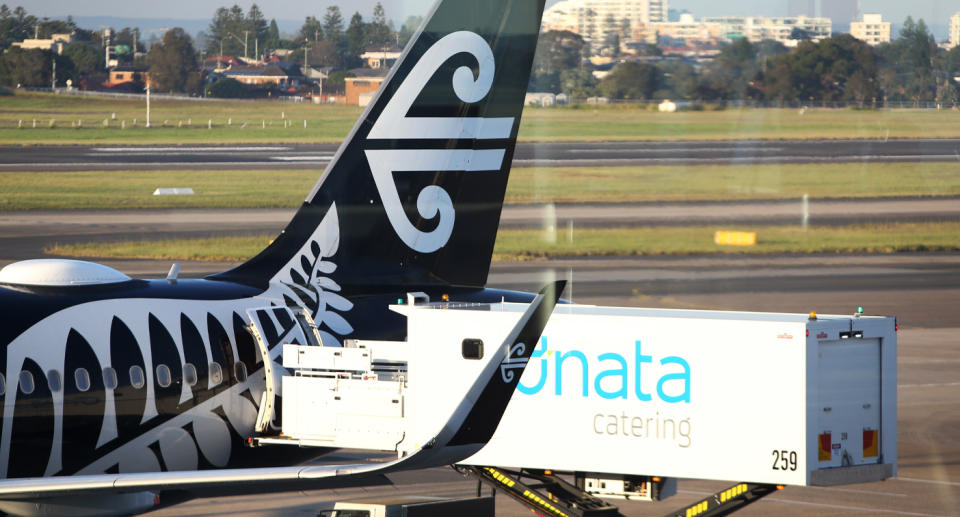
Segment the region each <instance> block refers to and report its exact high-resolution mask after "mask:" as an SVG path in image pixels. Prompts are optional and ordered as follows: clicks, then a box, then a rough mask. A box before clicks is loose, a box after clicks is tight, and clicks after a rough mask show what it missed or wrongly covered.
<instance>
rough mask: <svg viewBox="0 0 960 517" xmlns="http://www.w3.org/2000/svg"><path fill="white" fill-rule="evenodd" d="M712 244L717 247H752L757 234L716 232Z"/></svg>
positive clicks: (755, 241)
mask: <svg viewBox="0 0 960 517" xmlns="http://www.w3.org/2000/svg"><path fill="white" fill-rule="evenodd" d="M713 242H714V243H715V244H717V245H719V246H754V245H756V244H757V232H716V233H714V234H713Z"/></svg>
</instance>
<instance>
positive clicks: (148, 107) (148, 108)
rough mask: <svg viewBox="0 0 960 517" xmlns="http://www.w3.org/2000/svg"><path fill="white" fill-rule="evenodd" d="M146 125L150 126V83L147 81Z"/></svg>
mask: <svg viewBox="0 0 960 517" xmlns="http://www.w3.org/2000/svg"><path fill="white" fill-rule="evenodd" d="M147 127H150V83H147Z"/></svg>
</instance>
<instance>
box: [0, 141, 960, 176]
mask: <svg viewBox="0 0 960 517" xmlns="http://www.w3.org/2000/svg"><path fill="white" fill-rule="evenodd" d="M337 148H338V145H336V144H311V145H305V144H304V145H299V144H298V145H223V146H189V145H184V146H95V145H80V146H0V171H3V170H17V171H24V170H27V171H59V170H120V169H138V170H143V169H198V168H202V169H277V168H288V169H289V168H292V169H300V168H303V167H307V166H309V167H323V166H326V164H327V163H329V162H330V160H331V159H332V158H333V156H334V154H335V152H336V150H337ZM958 158H960V139H928V140H924V139H916V140H906V139H903V140H900V139H894V140H736V141H689V142H545V143H541V142H536V143H533V142H521V143H519V144H517V148H516V153H515V155H514V158H513V166H514V167H534V166H536V167H561V166H562V167H578V166H583V167H598V166H626V165H702V164H721V165H722V164H737V165H748V164H764V163H838V162H934V161H952V160H956V159H958Z"/></svg>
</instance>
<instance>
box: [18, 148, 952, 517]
mask: <svg viewBox="0 0 960 517" xmlns="http://www.w3.org/2000/svg"><path fill="white" fill-rule="evenodd" d="M891 142H892V144H889V143H888V144H883V145H881V143H867V142H861V141H858V142H856V143H846V144H845V143H844V142H836V145H837V147H836V148H832V147H829V146H828V147H816V148H814V147H811V148H810V149H809V150H808V151H803V149H802V146H801V147H789V146H788V147H786V148H784V147H783V146H780V147H778V144H780V143H779V142H762V143H759V144H757V143H755V144H756V146H757V148H759V147H761V146H762V147H764V148H765V149H766V151H763V152H764V153H766V154H765V155H764V156H768V157H769V156H772V158H765V159H771V160H785V159H787V157H789V156H798V153H801V151H803V152H808V153H809V154H810V156H808V158H806V159H808V160H809V161H815V159H817V156H824V157H826V156H831V155H832V153H834V154H836V153H846V152H849V151H851V149H852V150H853V151H854V152H852V153H851V154H849V155H848V156H859V158H856V161H861V160H872V159H874V158H873V157H872V156H875V155H876V156H879V154H876V153H880V154H882V155H883V156H885V158H884V161H896V160H898V159H924V158H925V157H931V156H932V157H936V158H937V159H939V160H943V159H949V158H946V157H951V156H952V157H953V158H954V159H955V158H956V156H957V153H958V151H957V150H958V149H960V141H958V140H944V141H909V143H903V144H902V145H903V147H902V148H901V147H897V146H896V145H893V144H897V145H900V144H898V141H891ZM714 144H715V143H710V144H709V145H708V144H707V143H691V144H686V143H684V144H677V148H678V149H681V151H678V155H679V154H685V155H690V153H693V152H694V151H695V150H694V149H693V148H692V147H694V146H697V145H699V146H700V147H701V148H705V149H707V150H706V151H704V153H705V154H707V155H708V156H704V157H702V159H704V160H714V162H716V163H724V160H726V163H739V162H732V161H731V160H734V159H745V160H746V159H754V160H756V159H757V158H758V157H760V155H761V154H760V153H761V151H760V150H758V149H757V148H751V147H750V146H749V145H748V144H750V143H748V142H736V143H726V144H724V143H719V144H717V146H718V147H722V146H724V145H726V147H725V149H724V150H723V151H722V152H721V151H710V150H709V149H710V147H709V146H710V145H714ZM564 145H567V144H564ZM592 145H593V144H583V145H581V144H577V146H576V148H577V149H579V150H580V151H581V152H582V151H589V150H590V149H599V150H601V151H598V152H596V153H595V154H598V155H601V156H602V155H604V153H607V154H606V155H607V156H611V155H615V154H616V153H615V152H607V151H611V150H612V151H615V149H616V146H617V145H620V144H596V146H597V147H591V146H592ZM630 145H634V146H637V147H638V148H639V150H638V151H636V152H637V153H641V154H634V155H630V156H627V157H624V156H620V157H618V158H613V159H620V158H624V159H630V160H671V159H674V158H673V157H671V155H670V154H669V152H667V151H663V152H658V151H657V150H656V149H657V148H662V149H671V148H672V147H671V146H673V144H672V143H671V144H663V143H657V144H649V145H648V144H630ZM784 145H786V144H784ZM823 145H826V144H823ZM844 145H847V146H848V148H846V149H845V148H844ZM567 146H568V147H572V146H569V145H567ZM604 146H607V147H604ZM951 146H953V147H951ZM521 147H523V146H521ZM560 147H563V146H558V147H557V148H556V149H554V150H553V151H550V152H555V153H560V152H561V150H562V149H560ZM684 148H685V149H684ZM773 148H778V150H771V149H773ZM56 149H62V148H56ZM77 149H84V148H77ZM538 149H546V148H544V147H542V146H538ZM603 149H606V151H602V150H603ZM738 149H739V150H738ZM911 149H915V151H911ZM951 149H952V150H951ZM701 150H703V149H701ZM920 150H922V154H923V155H924V156H919V157H917V156H916V154H917V153H920V152H921V151H920ZM154 151H155V149H153V150H150V151H148V154H147V155H145V156H146V157H145V158H144V162H146V161H153V160H154V159H155V155H150V154H149V153H152V152H154ZM217 152H219V151H217ZM313 152H318V151H316V150H315V149H314V148H313V147H311V148H308V149H305V150H303V153H305V154H304V155H303V156H308V154H307V153H313ZM537 152H538V153H539V152H540V151H537ZM630 152H634V151H630ZM670 152H672V151H670ZM642 153H646V154H642ZM710 153H713V155H710ZM738 153H739V154H738ZM751 153H752V154H751ZM777 153H779V154H777ZM857 153H859V155H858V154H857ZM911 153H912V154H911ZM170 154H171V156H172V158H171V159H173V160H177V159H179V158H178V157H177V155H175V153H172V152H170ZM623 154H624V155H627V154H629V153H628V152H626V151H625V152H624V153H623ZM7 156H8V155H7V153H6V151H5V150H0V161H6V160H8V158H7ZM33 156H34V159H33V161H37V160H36V155H35V154H34V155H33ZM64 156H66V155H64ZM579 156H580V157H581V158H577V159H579V160H584V158H582V157H583V156H591V155H590V154H589V153H587V154H583V153H581V154H580V155H579ZM695 156H699V155H695ZM751 156H752V158H751ZM911 156H913V158H911ZM520 158H521V152H520V150H519V149H518V159H520ZM70 159H76V157H74V158H70ZM80 159H83V160H91V163H90V164H89V167H90V168H95V169H101V168H105V167H108V166H110V164H109V163H108V162H105V161H102V160H101V161H97V159H94V157H83V156H81V157H80ZM522 159H525V160H533V162H531V163H539V162H537V160H540V161H541V162H543V160H552V159H554V158H550V155H546V156H544V155H541V154H536V155H526V156H525V157H523V158H522ZM676 159H682V158H676ZM697 159H701V158H697ZM837 159H844V160H846V159H849V158H833V159H831V161H836V160H837ZM714 162H711V163H714ZM64 163H69V160H67V161H66V162H64ZM113 163H114V164H116V163H123V162H122V159H120V161H117V162H113ZM186 163H187V165H185V166H189V167H191V168H194V167H196V163H197V162H192V161H191V162H186ZM245 163H249V162H245ZM304 163H310V162H308V161H306V160H305V161H304V162H301V163H299V164H298V166H300V167H302V166H303V164H304ZM317 163H320V162H317ZM571 163H576V162H571ZM571 163H564V164H565V165H569V164H571ZM641 163H656V162H651V161H644V162H641ZM750 163H759V162H757V161H754V162H750ZM515 164H517V162H516V161H515ZM598 164H602V162H598V161H593V160H590V163H589V165H598ZM618 164H621V165H624V164H629V163H628V162H621V163H618ZM61 166H63V163H60V164H59V165H57V167H61ZM252 166H253V167H257V168H261V167H263V166H264V165H263V164H258V163H254V164H252ZM157 167H162V168H166V167H168V165H167V164H163V163H161V164H159V165H157ZM17 168H19V169H21V170H22V169H23V168H24V166H23V165H22V164H21V165H18V166H17ZM117 168H119V167H117ZM137 168H144V166H143V165H142V164H141V165H138V166H137ZM2 169H3V165H0V170H2ZM958 205H960V203H958V202H957V200H956V199H953V198H950V199H932V200H931V199H874V200H858V201H852V200H835V201H824V202H820V201H815V202H811V205H810V206H811V223H813V224H817V223H816V222H815V221H817V220H820V221H827V222H825V223H823V224H828V223H829V221H838V222H840V221H860V220H864V219H868V218H871V217H877V218H886V219H885V220H957V217H958V215H960V206H958ZM545 210H548V209H546V208H544V207H542V206H516V207H507V208H506V209H505V211H504V217H503V223H504V225H505V226H511V225H513V226H535V225H540V224H543V220H544V219H543V215H544V211H545ZM799 210H800V203H799V201H784V202H761V203H736V204H729V203H728V204H723V206H719V205H714V206H711V205H710V204H706V203H676V204H650V205H645V204H636V205H619V206H602V205H596V206H587V207H584V206H579V207H572V206H571V207H567V206H557V207H554V209H553V211H554V213H555V215H556V219H557V222H558V225H562V224H564V223H565V222H566V221H573V222H574V223H575V224H576V225H578V226H581V225H584V226H585V225H604V224H607V225H610V224H619V223H620V222H621V221H623V220H629V221H633V223H632V224H638V223H636V221H642V223H640V224H673V223H674V222H675V221H683V222H684V224H689V223H690V222H701V223H702V224H713V223H715V222H718V221H722V218H724V217H727V218H733V219H731V220H749V221H757V220H763V221H772V222H776V221H779V220H782V221H783V222H782V223H781V224H793V223H792V222H791V221H799V216H800V212H799ZM291 213H292V210H263V211H258V210H242V211H228V210H224V211H219V210H213V211H206V212H204V211H132V212H105V213H82V214H81V213H61V214H56V213H44V212H38V213H25V212H24V213H10V212H7V213H2V214H0V266H3V265H5V264H7V263H9V262H11V261H14V260H21V259H24V258H36V257H38V256H40V253H42V248H43V247H44V246H46V245H48V244H49V243H52V242H83V241H89V240H100V239H106V238H114V239H117V238H119V239H123V238H129V237H131V236H136V237H138V238H139V237H142V236H143V235H145V234H152V235H160V236H168V237H184V236H187V237H189V236H202V235H210V234H224V233H228V234H230V233H274V232H277V231H279V229H280V228H282V227H283V226H284V225H285V224H286V223H287V221H288V220H289V216H290V214H291ZM717 214H719V215H717ZM718 218H720V219H718ZM818 218H819V219H818ZM100 262H103V263H105V264H107V265H110V266H112V267H115V268H117V269H119V270H121V271H124V272H126V273H128V274H131V275H132V276H138V277H153V278H160V277H163V276H165V275H166V272H167V270H168V269H169V267H170V261H152V260H102V261H100ZM232 265H234V264H230V263H211V262H185V263H183V273H182V274H183V275H185V276H193V277H195V276H202V275H204V274H205V273H213V272H218V271H223V270H225V269H228V268H229V267H231V266H232ZM552 277H560V278H572V280H573V282H572V284H571V285H570V286H569V287H568V291H567V292H566V295H567V297H569V298H572V299H573V300H574V301H576V302H578V303H593V304H604V305H620V306H644V307H667V308H691V309H721V310H744V311H774V312H799V313H807V312H809V311H811V310H815V311H817V312H819V313H822V314H826V313H840V314H852V313H853V312H854V311H855V310H856V308H857V307H858V306H863V307H864V309H865V311H866V313H868V314H884V315H895V316H897V317H898V318H899V322H900V324H901V331H900V334H899V338H900V343H899V364H898V366H899V394H898V396H899V404H898V411H899V455H900V461H899V468H900V472H899V477H898V478H897V479H892V480H888V481H886V482H882V483H871V484H863V485H850V486H841V487H831V488H801V487H787V488H786V489H785V490H784V491H782V492H779V493H777V494H775V495H773V496H770V497H768V498H766V499H764V500H763V501H761V502H759V503H757V504H756V505H754V506H753V507H750V508H748V509H746V510H744V511H743V512H741V513H740V514H739V515H745V516H751V515H771V514H775V515H787V516H801V515H818V516H834V515H837V516H839V515H864V516H866V515H895V516H898V515H902V516H921V517H924V516H938V517H939V516H949V515H957V513H958V511H957V508H958V505H960V433H958V431H957V430H958V429H960V343H958V337H957V336H958V335H960V313H958V309H957V308H958V307H960V253H903V254H891V255H799V256H789V255H782V256H750V255H747V256H736V257H716V256H712V257H679V258H677V257H628V258H599V259H570V260H549V261H530V262H510V263H494V264H493V266H492V269H491V274H490V278H489V285H490V286H491V287H502V288H510V289H521V290H526V291H529V290H533V289H536V288H537V287H539V285H540V284H542V282H544V281H545V280H547V279H549V278H552ZM747 403H748V404H749V401H747ZM743 410H744V411H761V412H762V411H763V408H762V407H751V406H749V405H748V406H747V407H746V408H745V409H743ZM745 432H749V430H745ZM531 439H535V438H531ZM561 453H562V452H561ZM346 457H347V456H343V455H340V456H330V457H327V458H326V459H325V461H331V462H336V461H338V459H340V460H342V459H343V458H346ZM350 458H354V459H355V458H356V455H354V456H350ZM380 458H382V457H380ZM393 480H394V482H395V483H396V484H395V485H392V486H376V487H368V488H354V489H342V490H327V491H308V492H295V493H288V494H268V495H248V496H237V497H231V498H218V499H213V500H209V499H205V500H193V501H188V502H185V503H181V504H179V505H176V506H173V507H170V508H166V509H163V510H160V511H157V512H155V513H153V515H170V516H173V515H195V516H214V515H228V514H229V515H240V516H251V517H252V516H286V515H315V513H316V511H315V510H316V508H317V506H318V505H319V504H320V503H322V502H325V501H334V500H345V499H356V498H361V497H363V498H365V497H377V496H384V495H399V494H403V495H431V496H456V497H466V496H471V495H474V494H475V493H476V490H477V484H476V482H475V481H473V480H470V479H465V478H463V477H462V476H460V475H459V474H457V473H456V472H454V471H452V470H451V469H430V470H427V471H423V472H412V473H403V474H398V475H395V476H394V477H393ZM731 481H735V480H731ZM729 484H732V483H723V482H715V481H696V480H682V481H681V484H680V491H679V493H678V494H677V495H676V496H674V497H672V498H670V499H668V500H666V501H663V502H659V503H640V502H625V503H623V504H621V511H622V513H623V514H624V515H627V516H630V517H633V516H646V515H663V514H665V513H667V512H668V511H670V510H673V509H676V508H680V507H682V506H683V505H685V504H688V503H692V502H694V501H696V500H697V499H699V498H701V497H704V496H707V495H708V494H710V493H713V492H715V491H717V490H719V489H722V488H725V487H726V486H729ZM483 491H484V493H488V492H489V489H487V488H484V490H483ZM497 514H498V515H499V516H501V517H520V516H529V515H531V514H530V512H529V511H528V510H526V509H524V508H523V507H521V506H520V505H519V504H517V503H515V502H513V501H511V500H509V499H508V498H506V497H504V496H503V495H502V494H501V495H500V496H498V498H497Z"/></svg>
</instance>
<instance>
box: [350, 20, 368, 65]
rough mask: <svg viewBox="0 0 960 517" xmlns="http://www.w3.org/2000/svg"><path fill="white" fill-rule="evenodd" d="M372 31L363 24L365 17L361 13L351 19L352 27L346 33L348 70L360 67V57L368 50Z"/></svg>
mask: <svg viewBox="0 0 960 517" xmlns="http://www.w3.org/2000/svg"><path fill="white" fill-rule="evenodd" d="M370 29H371V27H370V26H368V25H367V24H366V23H364V22H363V16H361V15H360V13H354V14H353V17H351V18H350V25H349V26H348V27H347V33H346V56H345V60H344V61H345V66H346V68H356V67H359V66H360V55H361V54H363V53H364V52H365V51H366V49H367V43H368V41H369V39H368V32H369V30H370Z"/></svg>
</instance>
